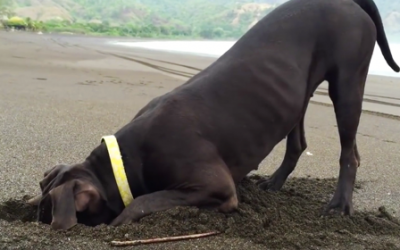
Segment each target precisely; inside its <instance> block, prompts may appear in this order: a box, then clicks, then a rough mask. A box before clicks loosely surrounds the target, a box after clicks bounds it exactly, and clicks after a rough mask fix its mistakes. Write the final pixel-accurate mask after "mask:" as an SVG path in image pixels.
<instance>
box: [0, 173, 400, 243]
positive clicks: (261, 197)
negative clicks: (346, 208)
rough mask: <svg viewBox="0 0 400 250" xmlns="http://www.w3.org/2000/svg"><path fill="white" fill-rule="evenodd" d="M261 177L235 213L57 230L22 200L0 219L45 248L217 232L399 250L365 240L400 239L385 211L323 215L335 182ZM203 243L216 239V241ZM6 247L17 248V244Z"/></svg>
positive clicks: (1, 209) (249, 183) (1, 211)
mask: <svg viewBox="0 0 400 250" xmlns="http://www.w3.org/2000/svg"><path fill="white" fill-rule="evenodd" d="M257 178H259V177H257V176H254V177H251V178H248V179H245V180H244V181H243V182H242V183H241V184H240V185H239V186H238V194H239V199H240V206H239V210H238V211H237V212H234V213H232V214H221V213H217V212H214V211H209V210H199V209H197V208H182V207H180V208H175V209H171V210H168V211H164V212H159V213H155V214H152V215H150V216H147V217H145V218H143V219H142V220H141V221H140V222H139V223H135V224H131V225H124V226H121V227H117V228H114V227H108V226H105V225H102V226H98V227H95V228H90V227H85V226H82V225H78V226H76V227H74V228H72V229H71V230H70V231H67V232H55V231H53V230H49V226H48V225H38V224H37V223H32V222H29V221H34V218H35V216H36V210H35V208H32V207H30V206H28V205H26V204H25V202H24V200H23V199H22V200H9V201H7V202H4V203H2V204H1V205H0V219H3V220H7V221H9V222H10V225H12V223H22V222H21V221H23V222H24V225H25V227H26V230H32V231H33V232H35V235H37V237H40V244H42V245H50V244H51V242H52V241H54V240H55V239H57V237H59V236H60V234H63V235H69V236H74V235H79V236H81V237H82V236H83V237H87V238H88V239H90V240H91V241H106V242H110V241H112V240H126V239H127V238H129V239H143V238H154V237H162V236H174V235H182V234H189V233H203V232H209V231H214V230H217V231H220V232H223V234H222V236H218V237H225V238H227V239H228V238H242V239H247V240H249V241H251V242H253V243H254V244H260V247H261V248H262V245H264V246H265V247H268V248H269V249H283V248H286V249H305V248H308V249H309V248H312V247H314V248H319V247H327V246H332V245H335V244H336V245H338V246H345V245H348V246H351V245H354V244H360V245H364V246H368V247H371V248H373V249H397V248H395V246H394V245H392V244H391V243H382V242H375V241H366V239H365V238H366V236H385V237H390V236H398V235H400V223H399V221H397V220H396V219H395V218H393V217H392V215H391V214H390V213H388V212H387V211H386V210H385V208H383V207H381V208H380V209H379V211H375V212H356V213H355V215H354V216H352V217H342V216H338V215H335V216H330V217H321V211H322V209H323V208H324V206H325V205H326V203H327V201H328V200H329V198H330V196H331V195H332V193H333V192H334V189H335V186H336V180H335V179H328V180H327V179H322V180H320V179H311V178H304V179H290V180H289V181H288V182H287V184H286V185H285V188H284V189H283V190H282V191H281V192H277V193H272V192H265V191H262V190H260V189H259V188H258V187H257V186H256V185H255V184H254V182H255V180H256V179H257ZM38 232H39V233H38ZM204 240H207V241H212V240H213V237H210V238H206V239H204ZM0 242H1V236H0ZM7 244H9V245H10V246H12V244H13V242H12V241H8V243H7Z"/></svg>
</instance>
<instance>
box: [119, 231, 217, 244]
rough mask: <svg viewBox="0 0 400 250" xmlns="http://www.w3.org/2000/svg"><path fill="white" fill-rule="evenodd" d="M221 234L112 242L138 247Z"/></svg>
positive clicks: (211, 233) (212, 233)
mask: <svg viewBox="0 0 400 250" xmlns="http://www.w3.org/2000/svg"><path fill="white" fill-rule="evenodd" d="M217 234H220V232H209V233H201V234H190V235H181V236H172V237H163V238H154V239H147V240H129V241H116V240H114V241H111V245H113V246H119V247H122V246H136V245H141V244H152V243H161V242H170V241H177V240H189V239H198V238H203V237H207V236H211V235H217Z"/></svg>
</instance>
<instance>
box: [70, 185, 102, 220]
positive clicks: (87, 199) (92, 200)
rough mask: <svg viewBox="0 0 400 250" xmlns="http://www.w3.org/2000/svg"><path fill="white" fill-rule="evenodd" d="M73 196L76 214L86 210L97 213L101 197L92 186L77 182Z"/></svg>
mask: <svg viewBox="0 0 400 250" xmlns="http://www.w3.org/2000/svg"><path fill="white" fill-rule="evenodd" d="M74 195H75V208H76V211H77V212H83V211H85V210H88V211H89V212H90V213H96V212H98V211H99V209H100V203H101V196H100V193H99V191H98V190H97V189H96V187H95V186H94V185H93V184H91V183H89V182H87V181H81V180H77V181H76V185H75V192H74Z"/></svg>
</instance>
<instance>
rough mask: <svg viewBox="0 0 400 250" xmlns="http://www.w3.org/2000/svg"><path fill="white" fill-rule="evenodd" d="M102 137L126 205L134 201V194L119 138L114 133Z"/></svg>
mask: <svg viewBox="0 0 400 250" xmlns="http://www.w3.org/2000/svg"><path fill="white" fill-rule="evenodd" d="M101 139H102V141H104V142H105V143H106V146H107V150H108V154H109V156H110V160H111V166H112V169H113V172H114V177H115V180H116V182H117V186H118V190H119V194H120V195H121V198H122V201H123V202H124V204H125V207H126V206H128V205H129V204H130V203H131V202H132V201H133V196H132V193H131V189H130V187H129V183H128V178H127V177H126V173H125V168H124V162H123V161H122V156H121V152H120V150H119V146H118V142H117V139H116V138H115V136H113V135H107V136H103V137H102V138H101Z"/></svg>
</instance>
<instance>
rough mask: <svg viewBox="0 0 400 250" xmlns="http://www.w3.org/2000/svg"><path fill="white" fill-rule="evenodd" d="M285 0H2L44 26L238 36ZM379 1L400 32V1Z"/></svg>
mask: <svg viewBox="0 0 400 250" xmlns="http://www.w3.org/2000/svg"><path fill="white" fill-rule="evenodd" d="M285 1H286V0H234V1H233V0H185V1H183V0H113V1H110V0H0V16H1V15H6V16H8V17H13V16H14V17H15V16H17V17H23V18H27V19H26V20H25V24H26V26H27V27H28V26H29V28H31V29H40V30H43V31H56V32H57V31H58V32H62V31H64V32H65V31H66V32H73V33H86V34H105V35H115V36H135V37H167V38H172V37H189V38H207V39H211V38H237V37H239V36H241V35H242V34H243V33H244V32H246V31H247V30H248V29H249V28H250V27H251V26H252V25H254V24H255V23H256V22H257V21H258V20H260V19H261V18H262V17H263V16H265V15H266V14H267V13H269V12H270V11H271V10H273V8H275V7H276V6H277V5H279V4H281V3H283V2H285ZM375 2H376V3H377V5H378V7H379V9H380V11H381V14H382V17H383V19H384V20H385V28H386V29H387V31H388V32H389V33H393V34H395V33H398V34H400V1H393V0H375ZM3 23H4V24H5V25H7V24H6V22H3Z"/></svg>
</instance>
